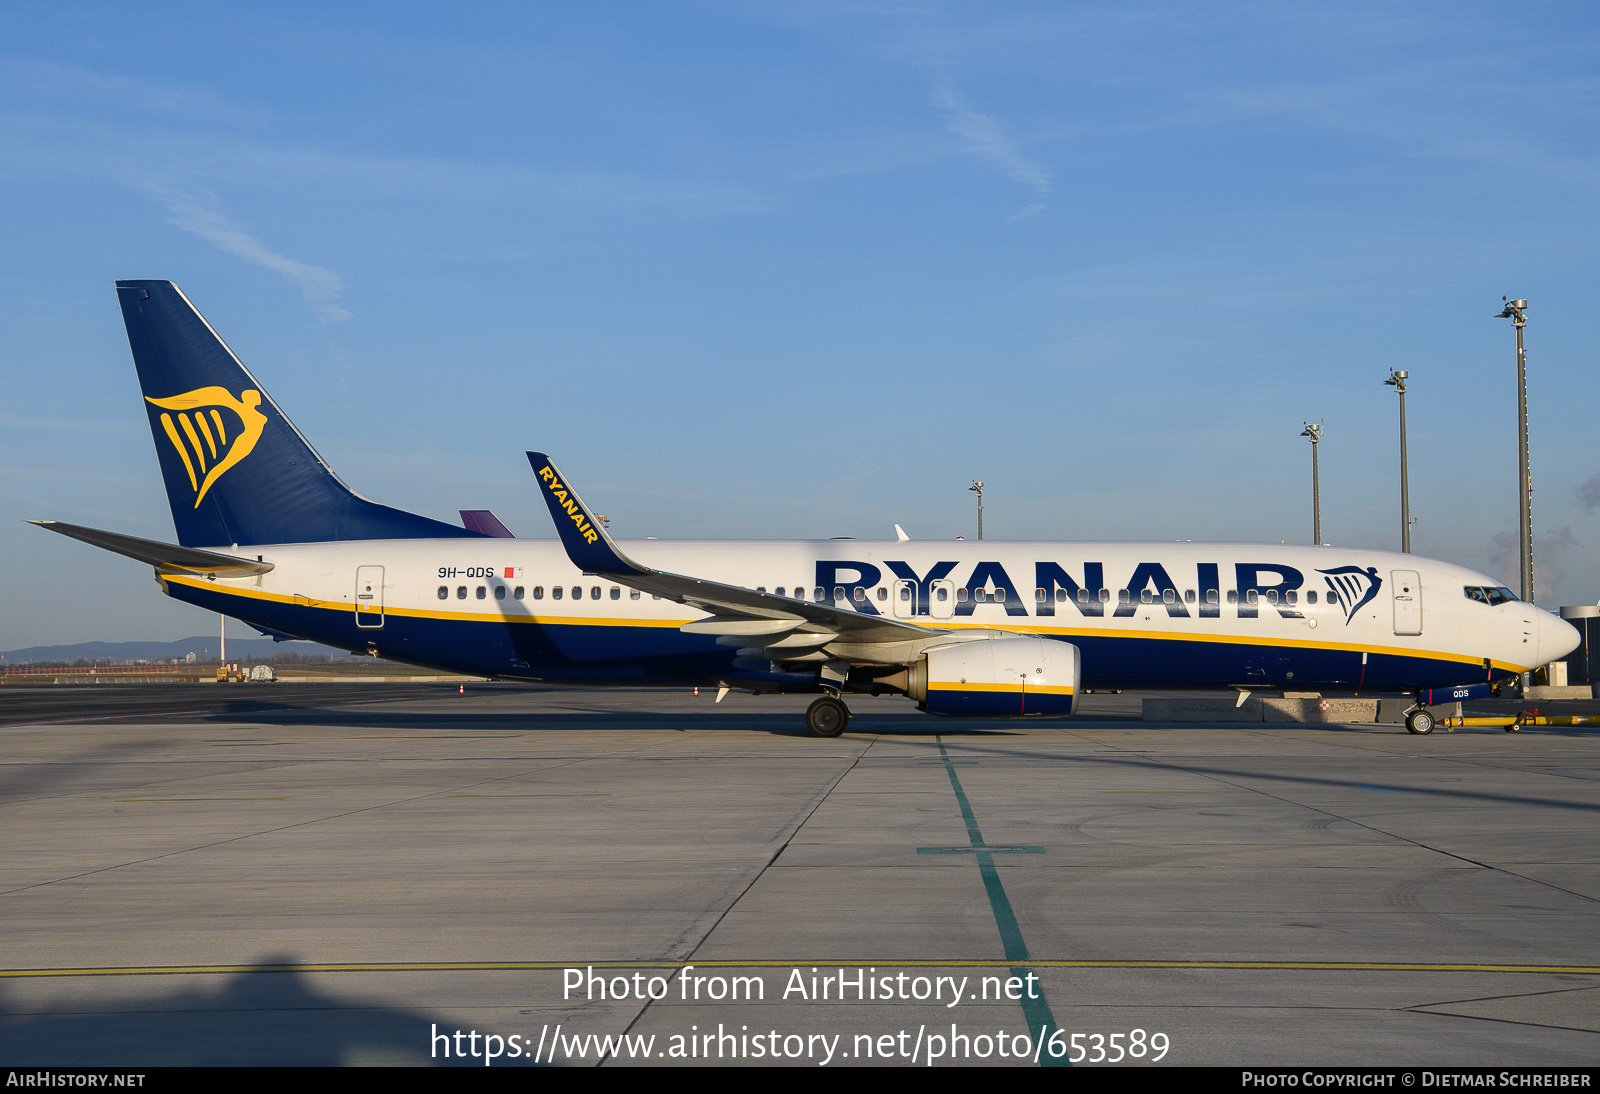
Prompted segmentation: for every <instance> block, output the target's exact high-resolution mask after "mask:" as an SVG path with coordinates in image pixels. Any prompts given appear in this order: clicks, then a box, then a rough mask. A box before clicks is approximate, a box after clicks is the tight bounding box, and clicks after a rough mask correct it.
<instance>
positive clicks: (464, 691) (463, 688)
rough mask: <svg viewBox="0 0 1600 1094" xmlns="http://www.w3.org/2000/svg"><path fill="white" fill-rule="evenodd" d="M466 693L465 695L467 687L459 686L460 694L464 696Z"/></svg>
mask: <svg viewBox="0 0 1600 1094" xmlns="http://www.w3.org/2000/svg"><path fill="white" fill-rule="evenodd" d="M466 693H467V685H465V684H462V685H461V694H462V695H465V694H466Z"/></svg>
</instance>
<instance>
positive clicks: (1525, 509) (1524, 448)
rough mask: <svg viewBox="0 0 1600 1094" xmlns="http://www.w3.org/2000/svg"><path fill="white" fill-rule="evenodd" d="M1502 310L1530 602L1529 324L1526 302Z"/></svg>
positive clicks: (1525, 585)
mask: <svg viewBox="0 0 1600 1094" xmlns="http://www.w3.org/2000/svg"><path fill="white" fill-rule="evenodd" d="M1500 299H1502V300H1504V301H1505V305H1506V306H1505V310H1504V311H1502V312H1501V313H1500V314H1499V315H1497V316H1495V318H1496V319H1509V320H1511V325H1512V326H1514V327H1515V328H1516V329H1517V485H1518V490H1519V493H1520V495H1521V497H1520V499H1519V500H1520V502H1521V518H1522V552H1521V553H1522V588H1521V590H1520V592H1521V594H1522V599H1523V600H1525V601H1526V602H1528V603H1529V604H1532V603H1533V475H1532V472H1530V471H1529V469H1528V357H1527V354H1526V353H1525V352H1524V351H1523V348H1522V328H1523V327H1525V326H1527V325H1528V302H1527V301H1526V300H1510V299H1507V298H1506V297H1501V298H1500Z"/></svg>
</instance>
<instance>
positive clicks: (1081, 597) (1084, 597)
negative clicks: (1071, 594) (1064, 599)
mask: <svg viewBox="0 0 1600 1094" xmlns="http://www.w3.org/2000/svg"><path fill="white" fill-rule="evenodd" d="M1061 591H1062V592H1066V590H1065V589H1063V590H1061ZM1078 603H1079V604H1087V603H1089V590H1088V589H1079V590H1078Z"/></svg>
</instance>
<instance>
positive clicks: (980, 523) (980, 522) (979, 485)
mask: <svg viewBox="0 0 1600 1094" xmlns="http://www.w3.org/2000/svg"><path fill="white" fill-rule="evenodd" d="M967 489H968V490H972V491H976V492H977V495H978V538H979V539H982V538H983V483H981V482H979V481H978V480H977V479H973V480H972V485H971V486H969V487H967Z"/></svg>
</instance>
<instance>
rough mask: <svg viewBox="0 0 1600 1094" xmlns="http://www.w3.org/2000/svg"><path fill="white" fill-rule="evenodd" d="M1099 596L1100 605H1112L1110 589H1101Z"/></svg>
mask: <svg viewBox="0 0 1600 1094" xmlns="http://www.w3.org/2000/svg"><path fill="white" fill-rule="evenodd" d="M1099 596H1100V603H1102V604H1109V603H1111V590H1110V589H1101V590H1100V593H1099Z"/></svg>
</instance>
